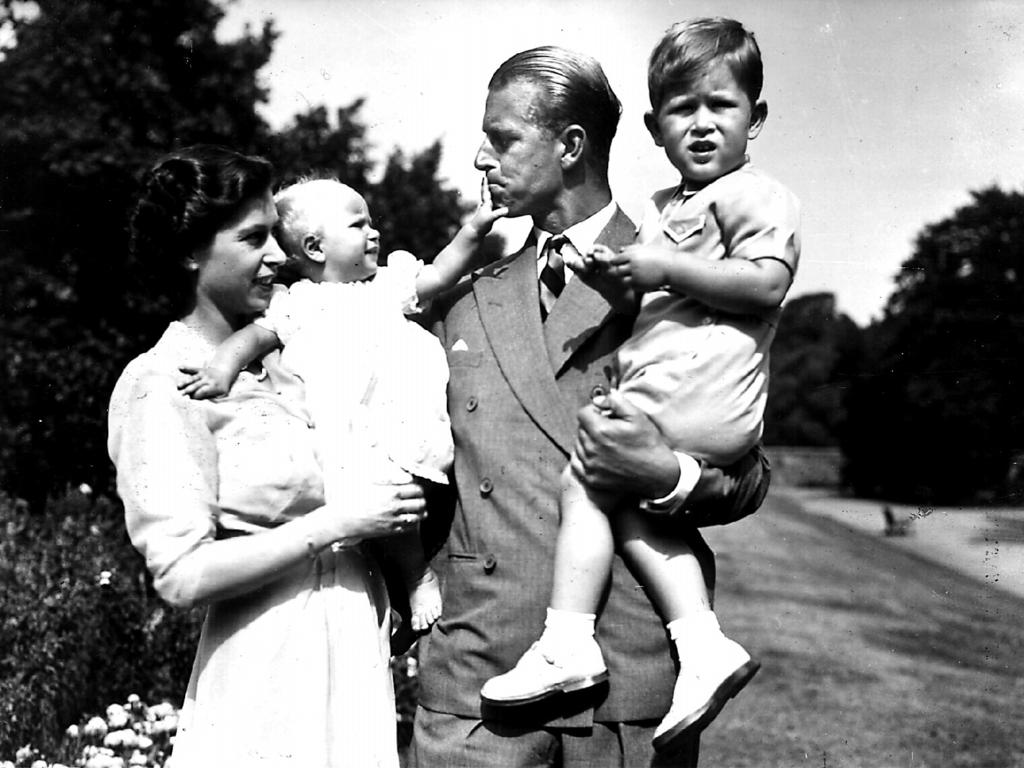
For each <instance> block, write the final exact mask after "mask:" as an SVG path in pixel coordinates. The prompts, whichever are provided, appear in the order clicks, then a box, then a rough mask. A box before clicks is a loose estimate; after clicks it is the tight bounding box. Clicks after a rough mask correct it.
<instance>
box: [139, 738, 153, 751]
mask: <svg viewBox="0 0 1024 768" xmlns="http://www.w3.org/2000/svg"><path fill="white" fill-rule="evenodd" d="M152 746H153V740H152V739H151V738H149V736H139V749H142V750H146V749H149V748H150V747H152Z"/></svg>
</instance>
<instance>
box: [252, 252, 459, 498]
mask: <svg viewBox="0 0 1024 768" xmlns="http://www.w3.org/2000/svg"><path fill="white" fill-rule="evenodd" d="M422 268H423V263H422V262H420V261H419V260H417V259H416V258H415V257H414V256H412V254H409V253H407V252H405V251H396V252H394V253H392V254H390V256H389V258H388V265H387V266H386V267H380V268H379V269H378V270H377V274H376V275H375V276H374V278H373V279H372V280H369V281H365V282H355V283H314V282H311V281H309V280H300V281H299V282H297V283H295V284H293V285H292V286H290V287H289V288H287V289H283V288H282V289H279V290H277V291H276V292H275V294H274V297H273V299H272V300H271V303H270V306H269V308H268V309H267V311H266V313H265V315H264V316H263V317H261V318H258V319H257V321H256V322H257V323H258V324H259V325H261V326H263V327H264V328H267V329H269V330H272V331H273V332H274V333H276V334H277V336H278V338H279V339H280V340H281V342H282V344H283V345H284V351H283V352H282V361H283V363H284V365H285V367H287V368H288V369H290V370H292V371H294V372H295V373H296V374H297V375H298V376H299V377H300V378H301V379H303V381H304V382H305V385H306V401H307V403H308V405H309V408H310V412H311V413H312V415H313V418H314V420H315V422H316V427H317V429H316V431H317V435H318V438H319V439H320V441H321V449H322V452H323V455H324V457H325V458H324V475H325V485H326V489H327V498H328V500H331V499H332V498H333V497H334V494H333V491H332V489H333V488H334V487H336V486H340V487H347V484H346V483H345V482H344V479H343V478H344V475H345V473H353V472H354V473H357V474H358V476H359V477H360V478H371V479H374V480H376V481H379V482H401V481H403V480H408V479H409V476H410V475H415V476H417V477H421V478H425V479H427V480H431V481H434V482H437V483H446V482H447V473H448V470H449V468H450V467H451V464H452V458H453V452H454V448H453V444H452V436H451V423H450V422H449V420H448V412H447V398H446V389H447V386H448V365H447V360H446V358H445V354H444V350H443V348H442V347H441V345H440V343H439V342H438V341H437V339H436V338H435V337H434V336H433V335H432V334H431V333H430V332H428V331H426V330H425V329H424V328H422V327H421V326H419V325H417V324H416V323H415V322H413V321H412V320H410V319H409V318H407V317H406V315H408V314H412V313H415V312H418V311H420V306H419V302H418V297H417V294H416V276H417V274H418V273H419V270H420V269H422Z"/></svg>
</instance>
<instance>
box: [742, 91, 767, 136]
mask: <svg viewBox="0 0 1024 768" xmlns="http://www.w3.org/2000/svg"><path fill="white" fill-rule="evenodd" d="M767 119H768V102H766V101H765V100H764V99H758V100H757V103H756V104H755V105H754V108H753V109H752V110H751V111H750V128H749V129H748V130H747V138H748V139H756V138H757V134H759V133H760V132H761V129H762V128H764V121H765V120H767Z"/></svg>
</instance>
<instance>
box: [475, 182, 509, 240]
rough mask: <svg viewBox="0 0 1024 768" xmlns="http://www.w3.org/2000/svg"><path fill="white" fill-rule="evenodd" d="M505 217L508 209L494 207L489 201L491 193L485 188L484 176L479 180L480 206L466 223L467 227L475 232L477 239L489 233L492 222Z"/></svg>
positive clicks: (491, 201)
mask: <svg viewBox="0 0 1024 768" xmlns="http://www.w3.org/2000/svg"><path fill="white" fill-rule="evenodd" d="M507 215H508V208H506V207H505V206H501V207H500V208H495V207H494V201H493V200H491V191H490V189H488V187H487V177H486V176H484V177H483V178H482V179H481V180H480V204H479V205H478V206H477V207H476V210H475V211H474V212H473V216H472V217H471V218H470V220H469V222H467V223H468V225H469V226H470V227H472V228H473V229H474V230H475V231H476V234H477V237H483V236H484V235H486V234H487V233H488V232H490V231H491V227H493V226H494V222H496V221H497V220H498V219H501V218H503V217H505V216H507Z"/></svg>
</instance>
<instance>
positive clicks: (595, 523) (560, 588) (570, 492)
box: [551, 467, 616, 614]
mask: <svg viewBox="0 0 1024 768" xmlns="http://www.w3.org/2000/svg"><path fill="white" fill-rule="evenodd" d="M615 500H616V499H615V498H614V497H613V496H611V495H609V494H604V493H601V492H598V491H595V490H593V489H590V488H587V487H586V486H584V485H583V483H582V482H580V480H579V478H578V477H577V476H576V474H575V473H574V472H573V471H572V469H571V468H568V467H567V468H566V470H565V472H563V473H562V496H561V502H560V509H561V513H562V523H561V527H560V528H559V529H558V542H557V543H556V545H555V580H554V586H553V587H552V591H551V607H552V608H554V609H555V610H557V611H574V612H576V613H587V614H590V613H596V612H597V607H598V605H600V603H601V596H602V594H603V593H604V590H605V589H606V588H607V586H608V579H609V578H610V577H611V570H612V560H613V558H614V555H615V541H614V540H613V539H612V527H611V522H610V521H609V519H608V514H610V513H611V509H612V506H613V504H614V503H615ZM606 512H607V514H606Z"/></svg>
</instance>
